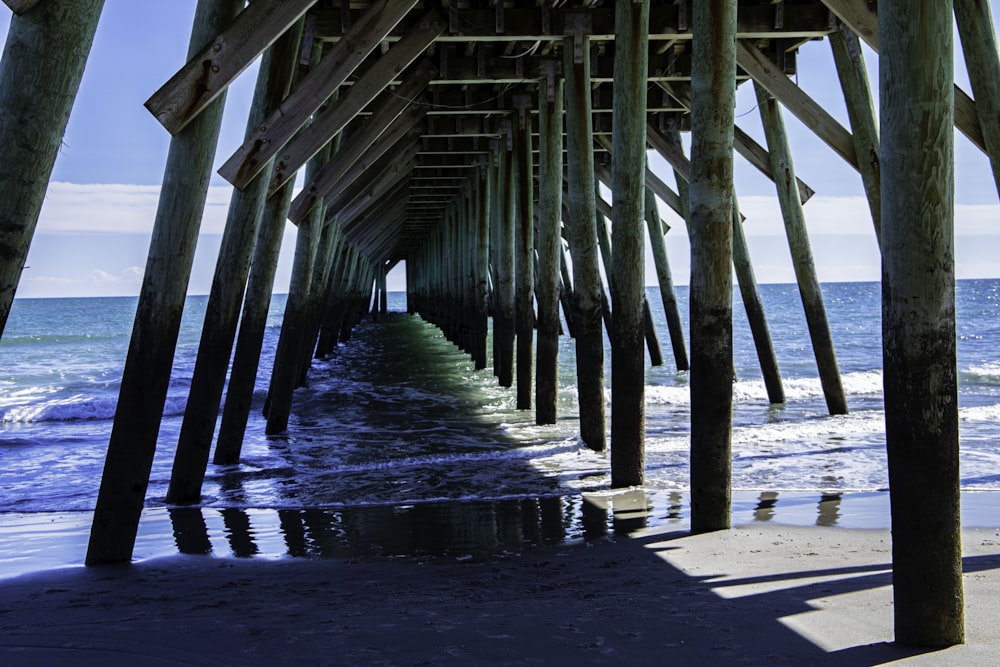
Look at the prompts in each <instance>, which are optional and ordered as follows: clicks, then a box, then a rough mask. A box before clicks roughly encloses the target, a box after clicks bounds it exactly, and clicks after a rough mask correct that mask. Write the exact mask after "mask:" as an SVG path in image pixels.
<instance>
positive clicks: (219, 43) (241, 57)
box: [145, 0, 316, 134]
mask: <svg viewBox="0 0 1000 667" xmlns="http://www.w3.org/2000/svg"><path fill="white" fill-rule="evenodd" d="M314 4H316V0H285V1H284V2H254V3H252V4H250V5H249V6H248V7H247V8H246V9H244V10H243V11H242V12H240V14H239V16H237V17H236V20H235V21H233V23H232V25H231V26H230V27H229V28H227V29H226V31H225V32H223V33H222V34H221V35H219V36H218V37H216V38H215V39H214V40H213V41H212V42H211V43H210V44H208V45H207V46H205V48H203V49H202V50H201V51H199V52H198V54H197V55H195V57H194V58H191V59H190V60H188V62H187V64H186V65H184V67H182V68H181V69H180V70H179V71H178V72H177V73H176V74H174V75H173V76H172V77H170V79H169V80H168V81H167V82H166V83H165V84H163V86H162V87H161V88H160V89H159V90H157V91H156V92H155V93H153V95H152V97H150V98H149V99H148V100H146V105H145V106H146V108H147V109H149V111H150V113H152V114H153V116H154V117H155V118H156V120H158V121H159V122H160V124H161V125H163V127H165V128H166V129H167V131H168V132H170V134H177V133H178V132H180V131H181V130H182V129H183V128H184V126H185V125H187V124H188V123H189V122H191V120H192V119H194V118H195V117H196V116H197V115H198V114H199V113H201V111H202V110H203V109H204V108H205V107H206V106H208V105H209V104H210V103H211V102H212V100H214V99H215V98H216V97H217V96H218V95H219V94H220V93H222V91H224V90H225V89H226V88H227V87H228V86H229V84H230V83H232V82H233V80H234V79H235V78H236V77H237V76H239V75H240V73H241V72H243V71H244V70H245V69H246V68H247V67H249V66H250V64H251V63H252V62H253V61H254V60H255V59H256V58H257V56H259V55H260V54H261V53H263V52H264V50H265V49H267V48H268V47H269V46H271V44H273V43H274V42H275V41H277V39H278V38H279V37H281V35H283V34H284V33H285V31H286V30H288V28H290V27H291V26H292V24H294V23H295V22H296V21H297V20H298V19H299V18H301V17H302V16H303V15H304V14H305V13H306V12H307V11H308V10H309V8H310V7H312V6H313V5H314Z"/></svg>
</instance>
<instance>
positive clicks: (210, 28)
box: [86, 0, 244, 565]
mask: <svg viewBox="0 0 1000 667" xmlns="http://www.w3.org/2000/svg"><path fill="white" fill-rule="evenodd" d="M243 6H244V3H243V1H242V0H199V2H198V6H197V9H196V11H195V19H194V28H193V30H192V33H191V45H190V49H189V52H188V57H189V58H190V57H192V56H194V55H195V54H197V53H198V51H200V50H201V48H202V47H203V46H204V45H205V44H206V43H207V42H209V41H210V40H212V39H214V38H215V36H216V35H218V34H219V33H220V32H222V30H223V29H224V28H225V26H226V25H227V24H228V23H229V21H230V20H231V19H232V18H233V17H234V16H235V15H236V14H237V13H238V12H239V11H240V9H242V8H243ZM223 104H224V95H220V96H219V98H218V99H216V100H215V101H214V102H213V103H212V104H210V105H209V106H208V107H207V108H206V109H205V110H204V111H203V112H202V113H201V114H200V115H199V116H198V117H197V118H195V119H194V120H192V121H191V123H190V124H188V125H187V127H185V128H184V129H183V130H181V131H180V132H179V133H178V134H177V135H175V136H174V138H173V139H172V140H171V142H170V152H169V154H168V157H167V165H166V169H165V172H164V179H163V186H162V188H161V190H160V202H159V206H158V208H157V212H156V221H155V222H154V224H153V234H152V238H151V240H150V246H149V257H148V259H147V260H146V270H145V273H144V275H143V281H142V288H141V291H140V293H139V304H138V307H137V310H136V316H135V324H134V325H133V329H132V339H131V343H130V344H129V351H128V356H127V358H126V360H125V370H124V374H123V376H122V383H121V390H120V394H119V397H118V407H117V409H116V411H115V420H114V426H113V427H112V430H111V440H110V442H109V444H108V455H107V459H106V461H105V464H104V475H103V477H102V478H101V488H100V492H99V493H98V496H97V506H96V508H95V510H94V523H93V528H92V529H91V533H90V544H89V547H88V549H87V558H86V561H87V563H88V564H91V565H94V564H99V563H117V562H123V561H127V560H129V559H130V558H131V557H132V548H133V546H134V544H135V536H136V530H137V529H138V526H139V516H140V514H141V513H142V506H143V502H144V501H145V496H146V487H147V486H148V484H149V473H150V470H151V468H152V464H153V455H154V453H155V451H156V436H157V433H158V432H159V429H160V420H161V418H162V416H163V404H164V401H166V397H167V388H168V386H169V384H170V368H171V366H172V364H173V358H174V350H175V348H176V346H177V332H178V329H179V328H180V321H181V313H182V312H183V310H184V299H185V298H186V296H187V286H188V280H189V278H190V275H191V263H192V261H193V260H194V250H195V244H196V242H197V239H198V230H199V228H200V226H201V217H202V213H203V211H204V208H205V200H206V197H207V195H208V183H209V178H210V175H211V170H212V161H213V159H214V158H215V148H216V144H217V143H218V137H219V129H220V127H221V124H222V110H223Z"/></svg>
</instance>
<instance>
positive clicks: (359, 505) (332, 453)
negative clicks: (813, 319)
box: [0, 280, 1000, 569]
mask: <svg viewBox="0 0 1000 667" xmlns="http://www.w3.org/2000/svg"><path fill="white" fill-rule="evenodd" d="M823 291H824V297H825V302H826V307H827V313H828V317H829V320H830V325H831V330H832V336H833V341H834V345H835V347H836V353H837V357H838V362H839V366H840V370H841V373H842V378H843V384H844V389H845V391H846V393H847V398H848V406H849V409H850V414H848V415H845V416H838V417H830V416H828V415H827V411H826V405H825V401H824V398H823V394H822V391H821V388H820V383H819V380H818V378H817V373H816V365H815V360H814V357H813V354H812V350H811V346H810V344H809V340H808V336H807V333H806V325H805V320H804V317H803V315H802V307H801V303H800V301H799V295H798V291H797V288H796V287H795V286H794V285H762V286H761V293H762V298H763V300H764V304H765V308H766V312H767V316H768V321H769V324H770V327H771V333H772V337H773V342H774V346H775V350H776V354H777V358H778V363H779V366H780V368H781V372H782V377H783V379H784V384H785V391H786V394H787V402H786V403H785V404H784V405H777V406H776V405H770V404H769V403H768V401H767V395H766V392H765V390H764V384H763V381H762V380H761V377H760V370H759V366H758V362H757V359H756V356H755V353H754V348H753V344H752V341H751V339H750V334H749V331H748V329H747V327H746V325H745V317H744V316H743V312H742V306H741V305H740V303H739V301H738V293H737V294H736V299H737V301H736V303H735V322H736V330H735V332H734V344H735V350H736V353H735V366H736V373H737V381H736V383H735V384H734V386H733V390H734V415H733V423H734V430H733V452H734V467H733V485H734V488H735V489H737V490H738V491H739V492H740V493H737V496H736V504H735V506H734V509H735V511H737V512H743V514H744V515H745V518H746V519H747V520H770V519H771V518H772V516H773V515H774V508H775V506H777V507H778V508H787V511H786V513H785V514H781V513H780V512H779V516H784V517H785V518H788V517H794V516H795V511H796V510H795V508H796V507H801V506H808V509H807V510H805V511H804V516H805V517H806V519H805V520H807V521H809V522H813V521H815V522H817V523H823V522H824V521H825V522H826V523H834V524H836V523H838V521H839V522H840V524H847V525H850V521H849V520H848V518H845V517H842V516H841V512H840V510H839V509H837V505H839V502H840V500H841V499H843V498H848V497H850V498H855V499H861V500H856V501H855V504H856V505H858V504H860V505H863V504H864V503H865V502H867V503H869V504H872V503H874V504H873V505H872V507H876V508H877V509H876V510H874V511H876V512H881V511H883V510H884V508H885V507H886V506H887V501H886V499H885V493H884V491H885V489H886V487H887V475H886V469H885V467H886V465H885V434H884V415H883V412H882V377H881V342H880V335H881V333H880V326H881V325H880V287H879V285H878V284H877V283H834V284H825V285H823ZM687 296H688V295H687V290H686V288H678V299H679V301H680V307H681V315H682V318H683V319H684V320H685V325H686V320H687ZM206 301H207V298H206V297H197V296H196V297H190V298H189V299H188V305H187V308H186V312H185V317H184V321H183V323H182V329H181V333H180V338H179V343H178V348H177V354H176V358H175V366H174V372H173V375H172V378H171V383H170V390H169V393H168V397H167V403H166V407H165V411H164V419H163V423H162V427H161V430H160V437H159V445H158V449H157V455H156V459H155V462H154V466H153V473H152V477H151V481H150V488H149V492H148V501H147V505H148V507H149V511H148V514H149V516H150V517H151V518H150V525H153V524H155V523H156V521H163V522H164V526H166V525H168V523H167V521H168V519H169V521H170V523H169V525H171V526H172V527H171V528H169V530H168V529H167V528H164V530H166V531H167V532H172V533H173V535H174V537H175V538H176V537H177V534H178V528H177V521H178V517H183V516H187V515H186V514H185V512H189V511H191V510H190V509H188V510H183V511H182V510H180V509H176V508H175V509H169V508H166V507H165V505H164V503H163V497H164V495H165V493H166V487H167V483H168V481H169V473H170V468H171V464H172V457H173V451H174V448H175V445H176V441H177V435H178V433H179V430H180V423H181V418H182V415H183V411H184V405H185V401H186V398H187V393H188V389H189V387H190V381H191V375H192V371H193V367H194V360H195V356H196V352H197V346H198V337H199V328H200V325H201V321H202V318H203V315H204V308H205V304H206ZM649 301H650V305H651V307H652V308H653V313H654V321H655V322H656V323H657V325H658V331H659V334H660V339H661V340H660V342H661V346H662V348H663V352H664V356H665V364H664V366H661V367H658V368H648V369H647V376H646V384H647V387H646V405H647V415H646V420H647V426H646V429H647V430H646V434H647V441H646V447H647V484H646V487H645V489H644V493H642V494H641V497H640V498H639V499H638V500H636V498H635V497H634V496H633V497H630V498H629V499H628V500H627V501H625V500H622V499H621V498H619V499H618V506H619V507H624V505H623V503H625V504H628V503H638V504H639V505H644V506H645V510H646V511H648V513H649V514H650V516H652V517H653V518H654V520H660V521H670V520H671V519H678V518H683V516H684V515H685V513H686V511H687V510H686V509H682V508H683V506H684V504H685V498H686V491H687V486H688V469H687V457H688V448H689V437H688V433H689V407H690V401H689V395H688V375H687V373H678V372H676V371H675V369H674V364H673V360H672V357H671V355H670V344H669V339H668V336H667V332H666V326H665V324H664V318H663V313H662V310H661V302H660V296H659V292H658V290H656V289H655V288H650V289H649ZM135 304H136V300H135V299H134V298H90V299H18V300H16V301H15V302H14V307H13V310H12V313H11V316H10V320H9V323H8V325H7V330H6V332H5V333H4V336H3V339H2V340H0V564H2V561H3V553H4V540H5V539H6V540H8V541H10V540H16V539H17V536H18V535H21V537H22V538H23V535H24V534H25V532H28V533H30V532H32V531H31V530H28V529H27V528H26V527H27V526H37V524H38V523H39V522H38V520H37V519H38V518H39V517H41V516H43V515H44V516H51V517H61V518H60V519H59V521H57V522H56V523H58V525H59V526H61V527H62V528H61V529H65V530H66V531H68V534H70V535H73V536H75V537H74V538H73V539H76V540H77V542H80V541H81V540H82V543H84V544H85V533H86V528H87V526H88V521H89V518H88V517H89V511H90V510H92V509H93V507H94V503H95V499H96V495H97V489H98V486H99V483H100V476H101V472H102V468H103V462H104V455H105V451H106V448H107V443H108V439H109V436H110V432H111V426H112V421H113V418H114V412H115V404H116V401H117V398H118V387H119V383H120V379H121V372H122V367H123V365H124V359H125V355H126V351H127V348H128V343H129V336H130V332H131V325H132V318H133V315H134V309H135ZM283 306H284V299H283V298H282V297H276V298H275V299H274V302H273V305H272V313H271V318H270V320H269V326H268V331H267V336H266V339H265V346H264V348H265V352H264V357H263V359H262V362H261V368H260V372H259V377H258V383H257V388H256V392H255V401H256V404H257V405H260V404H262V402H263V397H264V394H265V392H266V389H267V377H268V374H269V373H270V369H271V365H272V355H273V349H274V347H275V345H276V342H277V335H278V327H279V326H280V320H281V312H282V309H283ZM390 309H393V310H396V311H403V310H405V295H403V294H401V293H394V294H391V295H390ZM560 355H561V357H560V360H561V361H560V363H561V381H560V394H559V409H560V420H559V423H558V424H555V425H552V426H545V427H539V426H536V425H535V424H534V413H533V412H532V411H527V412H525V411H517V410H516V409H515V408H514V394H513V391H512V390H505V389H502V388H499V387H497V385H496V381H495V379H494V378H493V376H492V373H491V372H490V370H486V371H481V372H476V371H474V370H473V369H472V365H471V362H470V361H469V360H468V358H467V357H466V356H465V355H463V354H461V353H460V352H458V351H457V349H456V348H454V347H453V346H452V345H451V344H450V343H448V342H447V341H445V340H444V339H443V338H442V336H441V334H440V333H439V332H438V331H437V330H436V329H434V328H433V327H431V326H429V325H427V324H426V323H424V322H422V321H421V320H420V319H419V318H417V317H411V316H408V315H405V314H404V313H402V312H397V313H391V314H390V315H388V316H383V317H381V318H380V319H379V320H378V321H372V320H371V319H370V318H366V319H365V320H364V321H363V322H362V323H361V324H360V325H359V326H358V327H357V329H356V330H355V332H354V336H353V338H352V339H351V341H350V342H348V343H347V344H345V345H341V346H340V347H339V348H338V350H337V352H336V353H335V354H334V355H333V356H331V357H330V358H329V359H325V360H317V361H315V362H314V367H313V369H312V371H311V372H310V376H309V385H308V387H306V388H303V389H300V390H298V391H297V392H296V395H295V401H294V404H293V416H292V420H291V422H290V425H289V431H288V433H287V434H284V435H281V436H277V437H268V436H265V435H264V433H263V419H262V418H261V417H260V416H259V410H257V409H256V408H255V410H254V413H253V414H252V416H251V423H250V426H249V429H248V432H247V437H246V443H245V445H244V450H243V452H244V459H243V461H242V463H241V464H239V465H237V466H228V467H217V466H211V465H210V466H209V470H208V474H207V477H206V482H205V487H204V494H205V497H204V502H203V503H202V505H201V506H200V507H198V508H194V511H196V512H200V513H201V514H200V516H201V520H200V523H199V522H196V523H197V524H198V525H201V526H203V525H205V521H207V522H208V524H212V522H213V521H215V520H222V519H224V518H225V516H229V517H230V520H233V518H232V517H233V516H234V514H233V513H234V512H237V513H242V516H243V518H242V519H240V520H238V521H237V524H240V523H244V524H245V523H247V522H250V523H260V521H261V520H262V519H261V517H265V516H267V517H270V519H268V521H270V522H271V523H270V524H268V525H271V526H277V525H278V524H281V523H282V521H287V519H288V517H287V516H285V518H284V519H282V518H281V515H280V513H281V512H285V513H288V512H293V513H297V514H296V516H299V518H300V519H301V520H303V521H304V519H302V517H303V516H305V514H307V513H308V512H313V511H317V510H320V511H322V510H324V509H325V510H328V511H329V512H333V513H334V515H336V516H338V517H339V516H341V515H342V513H343V512H345V511H348V510H350V508H354V509H355V510H357V511H358V512H360V511H364V512H367V516H368V517H369V518H371V517H373V516H379V517H381V518H380V519H378V521H376V523H381V525H383V527H385V526H393V525H394V524H393V522H392V521H390V520H388V519H387V518H386V512H389V515H388V516H389V517H391V516H397V517H398V516H400V515H401V514H407V513H412V512H416V511H418V510H415V509H414V508H415V507H416V508H421V507H422V508H424V510H422V511H424V512H425V513H426V512H427V511H429V510H427V509H426V508H429V507H440V505H435V503H439V502H442V501H448V502H453V501H463V502H464V503H465V506H466V507H467V508H468V507H472V508H477V507H481V506H483V503H486V504H492V505H491V506H493V507H497V506H502V505H503V504H508V505H509V504H513V505H514V506H515V507H516V508H522V509H519V510H518V511H521V512H522V514H523V506H524V504H525V503H538V502H541V503H542V504H543V505H544V504H545V503H552V502H556V503H557V504H558V505H559V507H560V508H561V509H560V512H559V513H560V515H562V516H564V519H563V520H562V523H563V524H573V522H575V524H574V525H564V526H563V527H562V528H561V529H560V530H561V532H560V531H556V532H557V533H559V534H562V535H566V534H569V535H574V534H577V535H578V534H583V533H585V532H586V529H587V525H586V520H585V517H579V516H578V517H577V518H576V519H572V520H570V519H565V516H569V515H573V514H576V515H579V514H581V511H582V510H581V501H580V498H581V497H586V498H588V499H589V501H588V502H589V503H590V504H594V503H596V504H597V505H601V504H602V503H603V504H605V505H613V504H615V495H614V494H610V493H608V486H609V474H608V458H607V455H606V454H597V453H593V452H590V451H589V450H587V449H585V448H583V447H582V446H581V444H580V442H579V441H578V438H577V431H578V429H577V412H576V411H577V407H576V391H575V387H574V377H573V376H574V364H573V356H572V355H573V341H572V340H571V339H569V338H568V337H564V338H563V339H562V346H561V350H560ZM607 358H608V360H609V362H608V363H610V354H608V355H607ZM958 368H959V382H960V387H959V400H960V419H961V424H960V427H961V449H962V469H961V476H962V487H963V489H964V490H965V491H967V492H975V491H1000V281H998V280H966V281H960V282H959V284H958ZM607 377H608V378H609V381H610V371H609V372H608V374H607ZM608 396H609V398H610V394H609V395H608ZM609 409H610V408H609ZM989 496H990V497H991V498H992V497H1000V494H997V496H993V494H989ZM602 498H603V499H604V500H601V499H602ZM540 499H541V500H540ZM546 499H548V500H546ZM552 499H555V500H552ZM864 499H869V500H864ZM862 501H863V502H862ZM991 502H992V501H991ZM497 503H500V505H497ZM824 503H826V505H825V510H824ZM831 503H834V504H833V505H831ZM387 508H389V509H387ZM536 509H537V508H536ZM436 511H438V510H436ZM439 511H444V510H439ZM449 511H451V510H449ZM477 511H478V510H477ZM538 511H539V512H541V511H542V510H538ZM824 511H825V512H826V515H825V518H824ZM39 513H43V514H39ZM67 513H68V514H67ZM356 513H357V512H356ZM494 514H495V512H494ZM543 514H544V512H543ZM251 516H252V517H255V518H254V520H253V521H252V522H251V521H250V517H251ZM33 517H34V520H33ZM66 517H71V519H66ZM206 517H207V518H206ZM213 517H214V518H213ZM53 520H55V519H53ZM145 520H146V519H144V521H145ZM338 520H339V519H338ZM493 520H494V519H491V521H493ZM974 520H975V521H980V522H981V521H985V520H992V519H991V518H990V519H981V518H979V517H976V518H974ZM67 521H68V523H67ZM330 521H333V522H334V523H336V522H337V520H334V519H330ZM998 521H1000V517H998ZM223 523H224V524H226V526H228V525H229V524H228V522H226V521H223ZM543 523H544V522H543ZM557 523H558V522H557ZM861 523H862V524H864V522H861ZM491 525H492V524H491ZM855 525H856V524H855ZM884 525H887V519H886V520H885V522H884ZM67 526H69V527H67ZM342 528H343V527H341V528H338V529H337V531H334V533H335V534H338V535H339V534H341V533H342V532H343V529H342ZM220 530H221V533H224V534H226V535H229V536H230V537H231V530H230V529H229V528H227V527H224V526H223V527H221V528H220ZM269 530H271V529H265V528H257V529H256V530H255V531H254V534H255V535H256V536H257V538H258V539H266V535H267V534H268V531H269ZM392 530H397V532H398V527H397V528H392ZM338 531H339V532H338ZM153 532H156V531H155V530H154V531H153ZM181 532H182V533H183V532H184V531H183V530H182V531H181ZM196 532H197V531H196ZM208 532H209V534H210V533H211V530H209V531H208ZM273 532H275V534H277V533H278V532H282V533H285V531H284V529H282V530H281V531H278V530H277V529H276V528H275V529H274V531H273ZM383 532H385V531H383ZM390 532H391V531H390ZM494 532H495V531H494ZM206 539H207V540H208V543H210V542H211V539H212V538H211V537H208V538H206ZM287 541H288V534H287V533H285V541H284V542H282V545H283V546H282V547H281V548H282V549H285V550H286V551H287V552H289V553H290V552H291V551H292V550H293V549H292V547H290V546H289V545H288V544H287ZM141 544H142V539H140V545H141ZM217 548H218V547H217ZM230 548H233V549H235V547H232V545H231V544H230ZM208 550H209V551H211V548H209V549H208ZM279 551H280V549H279ZM255 553H257V552H255ZM80 557H81V558H82V554H81V556H80ZM0 569H2V568H0Z"/></svg>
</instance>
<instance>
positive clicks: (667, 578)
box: [0, 524, 1000, 666]
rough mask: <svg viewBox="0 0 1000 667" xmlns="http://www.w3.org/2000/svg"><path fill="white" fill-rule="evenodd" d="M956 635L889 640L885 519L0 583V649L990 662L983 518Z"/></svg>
mask: <svg viewBox="0 0 1000 667" xmlns="http://www.w3.org/2000/svg"><path fill="white" fill-rule="evenodd" d="M963 538H964V552H965V573H966V574H965V587H966V617H967V618H966V625H967V636H968V640H967V643H966V644H965V645H963V646H958V647H953V648H950V649H947V650H944V651H936V652H921V651H917V650H912V649H903V648H900V647H896V646H894V645H893V644H892V643H891V642H892V592H891V586H890V583H891V574H890V570H889V562H890V542H889V533H888V531H883V530H848V529H841V528H827V527H789V526H781V525H771V524H760V525H757V524H755V525H751V526H747V527H742V528H738V529H734V530H732V531H729V532H723V533H714V534H709V535H701V536H691V535H689V534H688V533H686V532H670V529H668V528H663V527H660V528H656V529H649V530H645V531H640V532H637V533H635V534H633V535H632V536H631V537H616V536H612V537H609V538H606V539H601V540H598V541H595V542H591V543H583V542H580V543H575V544H564V545H560V546H553V547H539V548H536V549H531V550H528V551H525V552H523V553H522V554H518V555H515V554H507V555H498V556H494V557H492V558H488V559H485V560H482V561H466V560H462V559H458V558H424V559H417V558H405V559H391V558H383V559H371V558H365V559H333V560H309V559H281V560H274V561H270V560H265V559H234V558H225V559H220V558H213V557H211V556H171V557H167V558H158V559H152V560H148V561H144V562H141V563H137V564H133V565H130V566H110V567H100V568H87V569H84V568H71V569H64V570H52V571H47V572H40V573H34V574H29V575H24V576H21V577H17V578H13V579H7V580H4V581H3V582H2V583H0V664H4V665H33V664H74V665H88V664H94V665H96V664H100V665H105V666H106V665H117V664H122V665H124V664H128V665H135V664H152V665H156V664H193V665H217V664H342V665H469V664H488V665H532V664H546V665H559V664H616V665H617V664H629V665H654V664H655V665H660V664H703V665H730V664H768V665H772V664H790V665H802V664H815V665H825V664H836V665H874V664H882V663H885V662H891V661H893V660H901V659H907V664H911V663H912V664H991V663H992V662H993V661H994V660H995V658H996V655H997V654H998V652H1000V633H998V632H997V630H996V628H998V627H1000V530H986V529H972V530H966V531H964V533H963Z"/></svg>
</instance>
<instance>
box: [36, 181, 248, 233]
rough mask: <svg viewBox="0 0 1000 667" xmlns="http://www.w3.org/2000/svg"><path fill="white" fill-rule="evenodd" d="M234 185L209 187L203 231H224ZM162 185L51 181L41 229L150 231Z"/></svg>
mask: <svg viewBox="0 0 1000 667" xmlns="http://www.w3.org/2000/svg"><path fill="white" fill-rule="evenodd" d="M231 193H232V188H230V187H226V186H212V187H211V188H209V191H208V200H207V202H206V206H205V214H204V217H203V219H202V226H201V231H202V232H204V233H209V234H219V233H222V230H223V228H224V227H225V224H226V212H227V211H228V209H229V198H230V195H231ZM159 197H160V186H158V185H125V184H119V183H113V184H85V185H80V184H76V183H62V182H54V183H52V184H50V185H49V189H48V192H47V193H46V196H45V204H44V205H43V206H42V212H41V215H40V217H39V221H38V232H40V233H58V232H88V233H89V232H98V233H125V234H149V233H150V232H151V231H152V229H153V222H154V221H155V220H156V209H157V206H158V204H159Z"/></svg>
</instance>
